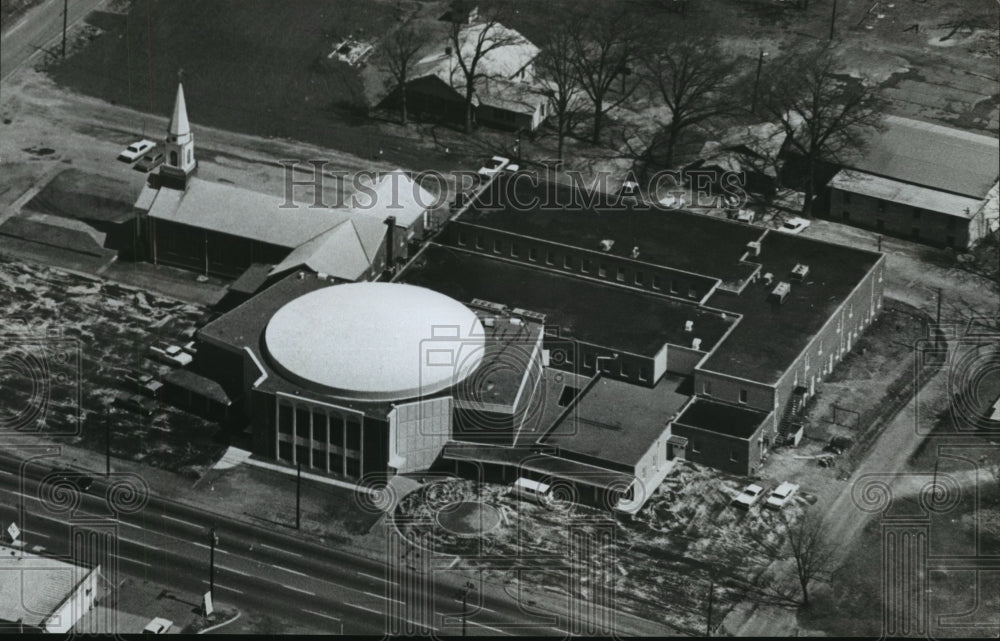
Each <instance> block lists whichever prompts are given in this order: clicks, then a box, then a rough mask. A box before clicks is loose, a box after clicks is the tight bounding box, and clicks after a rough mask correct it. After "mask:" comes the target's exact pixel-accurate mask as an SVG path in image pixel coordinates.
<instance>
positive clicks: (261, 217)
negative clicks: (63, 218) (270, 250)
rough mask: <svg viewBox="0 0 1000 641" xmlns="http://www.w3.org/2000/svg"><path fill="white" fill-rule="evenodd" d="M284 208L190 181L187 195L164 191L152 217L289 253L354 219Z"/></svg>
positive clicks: (251, 194) (269, 199) (261, 197)
mask: <svg viewBox="0 0 1000 641" xmlns="http://www.w3.org/2000/svg"><path fill="white" fill-rule="evenodd" d="M282 204H284V201H283V200H282V199H281V198H278V197H276V196H270V195H267V194H262V193H258V192H255V191H250V190H247V189H241V188H239V187H234V186H231V185H224V184H222V183H215V182H209V181H206V180H201V179H198V178H191V179H190V180H188V186H187V189H186V190H185V191H180V190H176V189H168V188H162V189H160V192H159V194H158V195H157V196H156V199H155V200H154V201H153V205H152V207H150V209H149V217H150V218H152V219H156V220H166V221H170V222H174V223H180V224H184V225H189V226H191V227H197V228H199V229H209V230H212V231H216V232H220V233H224V234H231V235H233V236H238V237H240V238H249V239H252V240H256V241H260V242H263V243H268V244H271V245H276V246H278V247H287V248H289V249H292V248H295V247H298V246H299V245H301V244H302V243H304V242H306V241H307V240H309V239H310V238H314V237H316V236H317V235H319V234H321V233H323V232H324V231H326V230H328V229H331V228H333V227H336V226H337V225H339V224H340V223H342V222H344V221H345V220H348V219H349V218H350V217H351V213H350V212H349V211H347V210H338V209H313V208H311V207H308V206H301V205H300V206H296V207H292V208H284V207H282V206H281V205H282Z"/></svg>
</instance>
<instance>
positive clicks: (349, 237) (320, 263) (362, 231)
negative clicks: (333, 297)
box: [271, 219, 385, 280]
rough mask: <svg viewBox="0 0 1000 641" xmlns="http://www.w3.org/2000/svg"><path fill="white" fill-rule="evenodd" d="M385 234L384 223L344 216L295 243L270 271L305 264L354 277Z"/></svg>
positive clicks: (339, 274) (348, 278)
mask: <svg viewBox="0 0 1000 641" xmlns="http://www.w3.org/2000/svg"><path fill="white" fill-rule="evenodd" d="M379 234H381V235H379ZM384 236H385V225H383V224H381V223H378V222H375V221H372V220H366V219H360V220H345V221H344V222H342V223H341V224H339V225H337V226H336V227H334V228H333V229H330V230H328V231H326V232H323V233H322V234H320V235H318V236H316V237H315V238H312V239H311V240H309V241H307V242H305V243H303V244H302V245H300V246H299V247H297V248H296V249H295V250H293V251H292V252H291V253H290V254H289V255H288V256H287V257H286V258H285V260H283V261H281V262H280V263H279V264H277V265H275V266H274V268H273V269H271V275H272V276H273V275H274V274H280V273H282V272H285V271H288V270H290V269H295V268H298V267H308V268H309V269H311V270H312V271H314V272H316V273H318V274H320V273H322V274H329V275H331V276H334V277H336V278H342V279H344V280H357V279H358V278H360V277H361V275H362V274H364V273H365V271H366V270H367V269H368V267H369V266H370V265H371V263H372V261H373V260H374V258H375V253H376V252H377V251H378V248H379V245H380V244H381V242H382V238H383V237H384Z"/></svg>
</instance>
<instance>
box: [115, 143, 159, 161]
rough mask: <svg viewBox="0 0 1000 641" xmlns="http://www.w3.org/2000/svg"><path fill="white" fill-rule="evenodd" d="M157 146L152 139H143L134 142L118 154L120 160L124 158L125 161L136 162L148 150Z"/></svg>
mask: <svg viewBox="0 0 1000 641" xmlns="http://www.w3.org/2000/svg"><path fill="white" fill-rule="evenodd" d="M155 146H156V143H155V142H153V141H152V140H146V139H142V140H140V141H139V142H134V143H132V144H131V145H129V146H128V147H126V148H125V149H123V150H122V152H121V153H120V154H118V160H124V161H125V162H135V161H136V160H138V159H139V158H141V157H142V156H143V155H144V154H145V153H146V152H147V151H149V150H150V149H152V148H153V147H155Z"/></svg>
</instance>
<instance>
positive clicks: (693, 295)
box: [688, 287, 698, 298]
mask: <svg viewBox="0 0 1000 641" xmlns="http://www.w3.org/2000/svg"><path fill="white" fill-rule="evenodd" d="M688 298H698V292H696V291H695V289H694V287H688Z"/></svg>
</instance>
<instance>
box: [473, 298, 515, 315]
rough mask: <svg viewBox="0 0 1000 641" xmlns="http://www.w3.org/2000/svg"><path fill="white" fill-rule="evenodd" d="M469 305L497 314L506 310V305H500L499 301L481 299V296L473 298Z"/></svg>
mask: <svg viewBox="0 0 1000 641" xmlns="http://www.w3.org/2000/svg"><path fill="white" fill-rule="evenodd" d="M469 306H470V307H476V308H478V309H483V310H486V311H488V312H494V313H497V314H504V313H506V312H507V306H506V305H502V304H501V303H492V302H490V301H488V300H483V299H482V298H473V299H472V302H471V303H469Z"/></svg>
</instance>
